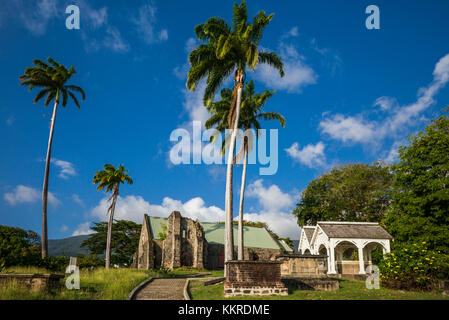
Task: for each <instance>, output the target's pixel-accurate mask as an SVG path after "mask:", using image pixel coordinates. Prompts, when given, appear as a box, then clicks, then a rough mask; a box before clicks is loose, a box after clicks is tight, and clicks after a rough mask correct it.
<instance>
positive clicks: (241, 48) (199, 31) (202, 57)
mask: <svg viewBox="0 0 449 320" xmlns="http://www.w3.org/2000/svg"><path fill="white" fill-rule="evenodd" d="M272 19H273V14H270V15H268V16H267V15H266V14H265V11H260V12H259V13H258V14H257V15H256V16H255V17H254V19H253V22H252V23H248V8H247V6H246V3H245V1H242V2H241V4H240V5H238V4H237V3H234V8H233V18H232V24H231V26H230V25H228V23H227V22H226V21H225V20H224V19H222V18H217V17H214V18H210V19H209V20H207V21H206V23H204V24H200V25H198V26H196V27H195V33H196V36H197V37H198V39H199V40H200V41H202V42H203V43H202V44H200V45H199V46H198V47H197V48H195V49H194V50H193V51H192V52H191V53H190V55H189V62H190V65H191V68H190V70H189V74H188V77H187V88H188V89H189V90H192V91H193V90H195V89H196V87H197V85H198V82H199V81H200V80H201V79H203V78H207V79H206V89H205V93H204V98H203V102H204V105H205V106H210V104H211V102H212V101H213V98H214V95H215V92H216V91H217V90H218V88H219V87H220V86H221V85H222V83H223V81H224V80H225V79H226V78H227V77H228V76H230V75H231V74H232V73H234V89H233V92H232V106H231V109H230V112H231V116H230V118H229V119H230V121H229V123H228V127H229V129H231V140H230V147H229V154H228V162H227V172H226V197H225V215H226V220H225V230H226V231H225V261H228V260H232V259H233V251H234V247H233V245H234V241H233V228H232V217H233V207H232V169H233V168H232V167H233V163H232V162H233V161H232V159H233V156H234V149H235V140H236V129H237V127H238V122H239V117H240V105H241V97H242V89H243V87H244V83H245V78H246V69H247V68H249V69H250V70H255V69H256V68H257V66H258V64H259V63H266V64H268V65H270V66H272V67H274V68H276V69H278V70H279V74H280V76H281V77H282V76H284V69H283V64H282V61H281V59H280V58H279V57H278V56H277V55H276V53H274V52H259V41H260V40H261V39H262V33H263V31H264V29H265V27H266V26H267V25H268V24H269V22H270V21H271V20H272Z"/></svg>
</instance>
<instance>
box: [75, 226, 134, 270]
mask: <svg viewBox="0 0 449 320" xmlns="http://www.w3.org/2000/svg"><path fill="white" fill-rule="evenodd" d="M91 229H92V230H93V231H95V233H93V234H92V235H90V237H89V238H88V239H87V240H84V241H83V243H82V244H81V247H88V248H89V251H90V252H91V253H94V254H103V253H104V252H105V250H106V238H107V231H108V223H107V222H94V226H93V227H91ZM141 229H142V225H141V224H137V223H135V222H132V221H127V220H116V221H115V223H114V224H113V225H112V238H111V247H112V248H113V250H112V256H111V262H112V263H115V264H119V265H127V266H129V265H130V264H131V262H132V256H133V254H134V253H135V252H136V250H137V247H138V245H139V238H140V231H141Z"/></svg>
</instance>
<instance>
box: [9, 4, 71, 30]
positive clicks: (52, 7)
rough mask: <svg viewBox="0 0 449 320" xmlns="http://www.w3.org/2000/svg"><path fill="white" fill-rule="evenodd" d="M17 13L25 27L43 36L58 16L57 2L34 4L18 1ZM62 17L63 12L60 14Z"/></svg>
mask: <svg viewBox="0 0 449 320" xmlns="http://www.w3.org/2000/svg"><path fill="white" fill-rule="evenodd" d="M15 4H16V5H17V8H16V9H15V12H16V13H18V14H19V16H20V19H21V20H22V22H23V25H24V26H25V28H26V29H28V30H29V31H30V32H31V33H33V34H35V35H43V34H45V32H46V31H47V24H48V23H49V21H50V20H51V19H53V18H56V17H57V16H58V9H57V5H58V1H57V0H38V1H34V2H31V3H30V2H29V1H26V3H24V2H22V1H17V2H16V3H15ZM59 13H60V14H61V16H62V12H59Z"/></svg>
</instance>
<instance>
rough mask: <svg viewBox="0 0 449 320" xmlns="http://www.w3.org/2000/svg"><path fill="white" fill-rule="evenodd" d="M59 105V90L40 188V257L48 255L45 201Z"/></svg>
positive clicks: (46, 200)
mask: <svg viewBox="0 0 449 320" xmlns="http://www.w3.org/2000/svg"><path fill="white" fill-rule="evenodd" d="M58 105H59V92H58V93H57V96H56V100H55V106H54V107H53V115H52V117H51V126H50V136H49V138H48V147H47V158H46V160H45V174H44V186H43V188H42V240H41V244H42V259H43V258H45V257H46V256H47V255H48V231H47V202H48V178H49V176H50V162H51V146H52V143H53V134H54V132H55V122H56V111H57V110H58Z"/></svg>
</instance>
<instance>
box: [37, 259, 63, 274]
mask: <svg viewBox="0 0 449 320" xmlns="http://www.w3.org/2000/svg"><path fill="white" fill-rule="evenodd" d="M68 265H69V258H67V257H66V256H59V257H52V256H47V257H45V258H44V259H41V260H40V261H39V263H38V264H37V266H39V267H41V268H45V269H47V270H50V271H53V272H65V269H66V268H67V266H68Z"/></svg>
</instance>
